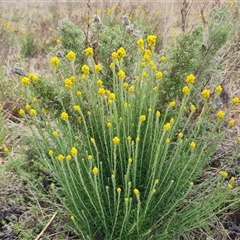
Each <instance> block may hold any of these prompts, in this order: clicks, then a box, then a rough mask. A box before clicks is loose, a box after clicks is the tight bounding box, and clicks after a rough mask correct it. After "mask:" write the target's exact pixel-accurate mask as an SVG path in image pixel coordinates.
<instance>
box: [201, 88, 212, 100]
mask: <svg viewBox="0 0 240 240" xmlns="http://www.w3.org/2000/svg"><path fill="white" fill-rule="evenodd" d="M210 94H211V92H210V90H208V89H204V90H203V91H202V97H203V98H206V99H208V98H210Z"/></svg>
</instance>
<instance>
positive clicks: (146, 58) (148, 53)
mask: <svg viewBox="0 0 240 240" xmlns="http://www.w3.org/2000/svg"><path fill="white" fill-rule="evenodd" d="M151 54H152V53H151V51H150V50H148V49H147V50H145V53H144V56H143V60H144V61H148V60H149V59H150V57H151Z"/></svg>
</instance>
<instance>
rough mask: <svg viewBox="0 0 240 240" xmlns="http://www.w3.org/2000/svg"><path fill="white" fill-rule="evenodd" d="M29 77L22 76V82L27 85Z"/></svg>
mask: <svg viewBox="0 0 240 240" xmlns="http://www.w3.org/2000/svg"><path fill="white" fill-rule="evenodd" d="M30 82H31V81H30V78H27V77H23V78H22V84H23V85H29V84H30Z"/></svg>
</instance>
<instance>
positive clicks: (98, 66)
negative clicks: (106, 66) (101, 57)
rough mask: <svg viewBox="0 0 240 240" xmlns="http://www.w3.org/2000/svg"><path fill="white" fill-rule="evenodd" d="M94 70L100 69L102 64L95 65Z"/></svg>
mask: <svg viewBox="0 0 240 240" xmlns="http://www.w3.org/2000/svg"><path fill="white" fill-rule="evenodd" d="M95 71H96V72H100V71H102V65H101V64H100V63H99V64H96V65H95Z"/></svg>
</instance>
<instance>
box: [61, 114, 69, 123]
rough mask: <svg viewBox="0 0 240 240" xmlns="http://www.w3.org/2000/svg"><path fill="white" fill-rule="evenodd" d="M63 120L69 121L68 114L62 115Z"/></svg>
mask: <svg viewBox="0 0 240 240" xmlns="http://www.w3.org/2000/svg"><path fill="white" fill-rule="evenodd" d="M61 119H62V120H64V121H66V120H67V119H68V114H67V113H66V112H62V113H61Z"/></svg>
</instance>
